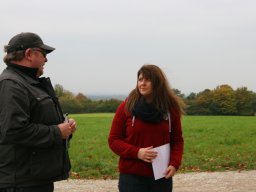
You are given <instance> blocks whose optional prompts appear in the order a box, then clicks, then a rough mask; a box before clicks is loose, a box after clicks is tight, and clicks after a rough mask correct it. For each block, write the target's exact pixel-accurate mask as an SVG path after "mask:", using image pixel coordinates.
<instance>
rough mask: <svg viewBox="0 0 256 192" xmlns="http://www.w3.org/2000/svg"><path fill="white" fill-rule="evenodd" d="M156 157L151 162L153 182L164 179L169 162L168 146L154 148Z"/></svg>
mask: <svg viewBox="0 0 256 192" xmlns="http://www.w3.org/2000/svg"><path fill="white" fill-rule="evenodd" d="M154 151H156V152H157V153H158V154H157V157H156V158H155V159H154V160H153V162H152V167H153V172H154V177H155V180H157V179H161V178H163V177H165V171H166V169H167V167H168V164H169V162H170V144H169V143H168V144H165V145H161V146H159V147H156V148H154Z"/></svg>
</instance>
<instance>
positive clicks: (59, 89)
mask: <svg viewBox="0 0 256 192" xmlns="http://www.w3.org/2000/svg"><path fill="white" fill-rule="evenodd" d="M54 91H55V94H56V96H57V97H62V96H63V95H64V92H65V90H64V88H63V86H62V85H60V84H56V85H55V86H54Z"/></svg>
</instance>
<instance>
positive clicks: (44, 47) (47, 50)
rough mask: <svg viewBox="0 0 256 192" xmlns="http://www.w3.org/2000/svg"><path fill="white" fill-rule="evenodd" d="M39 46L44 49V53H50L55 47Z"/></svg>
mask: <svg viewBox="0 0 256 192" xmlns="http://www.w3.org/2000/svg"><path fill="white" fill-rule="evenodd" d="M40 48H42V49H43V50H45V51H46V53H51V52H52V51H54V50H55V48H53V47H51V46H48V45H41V46H40Z"/></svg>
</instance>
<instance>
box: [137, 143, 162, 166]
mask: <svg viewBox="0 0 256 192" xmlns="http://www.w3.org/2000/svg"><path fill="white" fill-rule="evenodd" d="M156 156H157V152H156V151H154V150H153V146H151V147H146V148H140V150H139V151H138V154H137V157H138V158H139V159H141V160H142V161H145V162H148V163H152V161H153V159H155V158H156Z"/></svg>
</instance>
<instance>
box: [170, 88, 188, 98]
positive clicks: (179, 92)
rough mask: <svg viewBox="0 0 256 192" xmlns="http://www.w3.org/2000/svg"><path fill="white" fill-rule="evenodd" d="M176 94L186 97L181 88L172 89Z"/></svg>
mask: <svg viewBox="0 0 256 192" xmlns="http://www.w3.org/2000/svg"><path fill="white" fill-rule="evenodd" d="M172 90H173V91H174V93H175V94H176V95H178V96H179V97H181V98H185V95H184V94H183V93H181V91H180V90H179V89H172Z"/></svg>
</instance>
